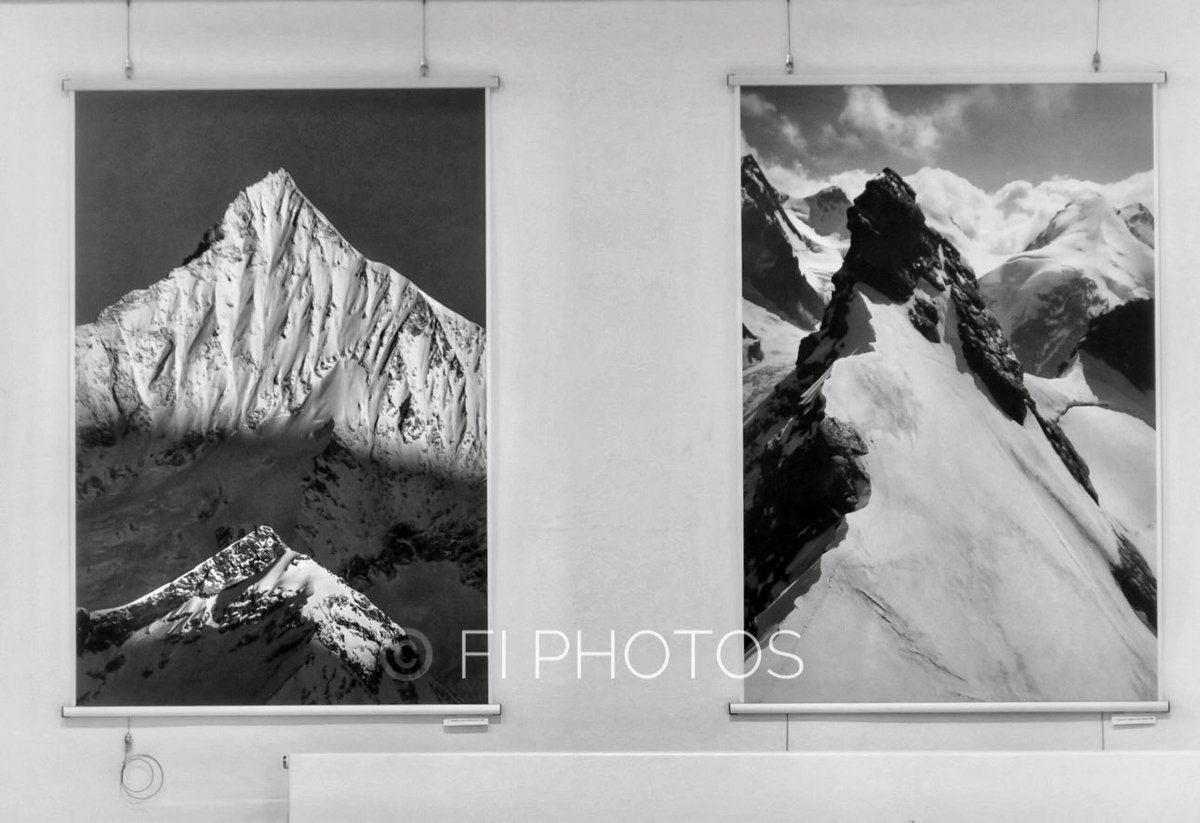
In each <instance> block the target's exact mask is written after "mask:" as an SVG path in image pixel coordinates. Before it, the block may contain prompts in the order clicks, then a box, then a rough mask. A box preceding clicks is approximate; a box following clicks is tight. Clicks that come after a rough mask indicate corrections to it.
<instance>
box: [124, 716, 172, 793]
mask: <svg viewBox="0 0 1200 823" xmlns="http://www.w3.org/2000/svg"><path fill="white" fill-rule="evenodd" d="M162 787H163V768H162V764H161V763H159V762H158V760H156V759H155V758H153V757H151V756H150V755H148V754H134V753H133V732H132V731H131V729H130V721H129V719H128V718H126V720H125V757H124V759H123V760H122V761H121V794H122V795H123V796H124V797H126V798H127V799H129V800H132V801H134V802H137V803H141V802H143V801H146V800H149V799H150V798H152V797H154V796H155V795H156V794H158V793H159V792H160V791H162Z"/></svg>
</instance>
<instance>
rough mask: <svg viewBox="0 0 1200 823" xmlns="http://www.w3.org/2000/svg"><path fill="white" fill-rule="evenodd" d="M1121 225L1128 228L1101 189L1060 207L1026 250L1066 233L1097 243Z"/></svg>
mask: <svg viewBox="0 0 1200 823" xmlns="http://www.w3.org/2000/svg"><path fill="white" fill-rule="evenodd" d="M1121 228H1124V229H1126V230H1128V227H1127V226H1126V225H1125V221H1124V220H1123V219H1121V218H1120V216H1119V215H1118V213H1117V210H1116V209H1115V208H1113V206H1112V204H1111V203H1110V202H1109V201H1108V199H1107V198H1106V197H1105V196H1104V195H1102V194H1100V193H1099V192H1087V193H1084V194H1081V195H1080V196H1078V197H1076V198H1075V199H1073V200H1071V201H1070V202H1068V203H1067V204H1066V205H1065V206H1063V207H1062V208H1061V209H1059V210H1058V212H1057V213H1055V215H1054V216H1053V217H1051V218H1050V222H1049V223H1048V224H1047V225H1046V228H1045V229H1043V230H1042V231H1041V232H1040V233H1039V234H1038V235H1037V236H1036V237H1035V238H1034V239H1033V240H1031V241H1030V242H1029V245H1028V246H1026V247H1025V251H1034V250H1035V249H1040V248H1044V247H1045V246H1047V245H1049V244H1050V243H1052V242H1054V241H1055V240H1057V239H1059V238H1060V237H1063V236H1064V235H1072V236H1073V239H1075V240H1076V241H1080V242H1082V241H1089V242H1097V241H1099V240H1101V239H1102V236H1103V234H1104V232H1106V231H1108V232H1113V231H1117V232H1119V231H1120V229H1121Z"/></svg>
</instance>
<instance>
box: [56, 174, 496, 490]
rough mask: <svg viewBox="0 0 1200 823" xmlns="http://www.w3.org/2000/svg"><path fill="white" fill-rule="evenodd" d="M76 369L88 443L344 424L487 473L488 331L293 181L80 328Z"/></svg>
mask: <svg viewBox="0 0 1200 823" xmlns="http://www.w3.org/2000/svg"><path fill="white" fill-rule="evenodd" d="M76 364H77V377H76V379H77V384H76V385H77V391H76V403H77V422H78V431H79V435H80V439H81V443H83V444H106V443H112V442H114V441H115V440H116V439H119V438H120V437H121V436H123V435H125V434H127V433H129V432H130V431H134V432H145V433H149V434H155V435H168V436H176V437H178V436H181V435H183V434H201V435H207V434H212V433H229V432H233V431H263V430H265V429H267V428H268V427H269V428H270V429H271V430H272V431H273V432H274V433H275V434H288V435H293V436H296V437H305V436H309V435H311V433H312V432H313V431H314V430H315V429H317V428H320V427H324V426H332V427H333V430H334V432H335V433H336V435H337V436H338V438H339V439H340V440H341V441H342V442H344V443H345V444H346V445H347V446H348V447H349V448H351V449H352V450H353V451H355V452H356V453H365V454H368V455H370V456H372V457H373V458H385V459H388V460H390V461H392V462H395V463H399V464H403V465H422V466H432V467H436V468H438V469H441V470H445V471H449V472H452V473H456V474H463V473H466V474H474V475H479V474H481V473H482V471H483V463H484V459H485V451H486V438H487V431H486V423H485V416H484V409H485V405H486V403H485V400H486V398H485V387H484V377H485V370H486V334H485V331H484V329H482V328H481V327H479V326H477V325H476V324H474V323H471V322H469V321H468V320H466V319H464V318H463V317H461V316H459V315H457V314H455V313H454V312H452V311H450V310H448V309H447V308H445V307H444V306H442V305H440V304H439V303H437V302H436V301H434V300H432V299H430V298H429V297H428V296H427V295H426V294H425V293H424V292H422V291H421V290H420V289H419V288H418V287H417V286H416V285H414V284H413V283H412V282H411V281H410V280H408V279H407V278H405V277H403V276H401V275H400V274H399V273H397V272H396V271H394V270H392V269H390V268H388V267H387V266H385V265H382V264H380V263H376V262H372V261H370V260H367V259H366V258H364V257H363V256H362V254H360V253H359V252H358V251H357V250H355V249H354V248H353V247H352V246H351V245H350V244H349V243H348V242H347V241H346V239H345V238H344V237H343V236H342V235H341V234H340V233H339V232H338V231H337V229H335V228H334V227H333V225H332V224H331V223H330V222H329V221H328V220H327V219H326V218H325V216H324V215H323V214H321V212H320V211H318V210H317V208H316V207H315V206H314V205H313V204H312V203H311V202H310V201H309V200H308V199H307V198H306V197H305V196H304V195H303V194H302V193H301V191H300V189H299V188H298V187H297V185H296V183H295V181H294V180H293V179H292V177H291V175H289V174H288V173H287V172H286V171H285V170H283V169H280V170H278V171H275V172H272V173H270V174H268V175H267V176H266V177H264V178H263V179H262V180H260V181H258V182H257V183H255V184H254V185H252V186H250V187H249V188H247V189H246V190H244V191H243V192H241V193H240V194H238V196H237V197H236V198H235V199H234V201H233V202H232V203H231V204H230V205H229V207H228V208H227V209H226V211H225V215H224V217H223V218H222V220H221V221H220V223H218V224H217V225H216V226H214V227H213V229H211V230H210V231H209V232H208V233H207V234H206V235H205V238H204V241H203V242H202V243H201V244H200V246H199V248H197V249H196V250H195V252H193V253H192V254H191V255H189V256H188V258H187V259H186V261H185V262H184V264H183V265H182V266H180V267H179V268H177V269H175V270H174V271H172V272H170V273H169V274H168V275H167V276H166V277H164V278H163V279H162V280H159V281H158V282H156V283H154V284H153V285H151V286H150V287H148V288H146V289H142V290H140V291H134V292H131V293H129V294H127V295H125V296H124V297H123V298H122V299H121V300H120V301H119V302H117V303H116V304H114V305H112V306H110V307H109V308H107V309H105V310H104V311H103V312H101V314H100V316H99V318H98V319H97V320H96V321H95V322H94V323H90V324H87V325H83V326H80V327H79V328H78V329H77V331H76Z"/></svg>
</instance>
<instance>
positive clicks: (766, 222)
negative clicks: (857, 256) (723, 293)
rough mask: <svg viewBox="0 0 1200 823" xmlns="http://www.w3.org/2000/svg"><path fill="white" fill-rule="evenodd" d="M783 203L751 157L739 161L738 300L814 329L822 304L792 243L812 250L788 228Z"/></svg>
mask: <svg viewBox="0 0 1200 823" xmlns="http://www.w3.org/2000/svg"><path fill="white" fill-rule="evenodd" d="M783 203H784V198H783V196H782V195H781V194H780V193H779V192H778V191H776V190H775V188H774V186H772V185H771V183H770V182H769V181H768V180H767V178H766V175H764V174H763V171H762V168H761V167H760V166H759V165H758V161H757V160H755V159H754V158H753V157H752V156H750V155H746V156H745V157H743V158H742V296H743V297H745V298H746V299H748V300H752V301H754V302H755V303H758V304H759V305H761V306H763V307H765V308H768V309H770V310H771V311H774V312H776V313H777V314H779V315H781V316H783V317H786V318H788V319H789V320H791V321H793V322H795V323H797V324H799V325H801V326H803V327H805V328H812V327H813V326H815V325H816V319H817V318H818V317H820V316H821V310H822V309H823V308H824V305H825V303H824V300H822V299H821V295H820V294H819V293H818V292H817V290H816V289H815V288H813V286H812V284H810V283H809V282H808V280H806V279H805V277H804V273H803V272H802V271H800V265H799V263H797V262H796V255H795V254H794V253H793V251H792V242H793V241H796V242H800V243H803V244H805V245H808V246H810V247H811V241H810V240H809V239H808V238H806V237H804V236H803V235H802V234H800V233H798V232H797V231H796V230H795V229H794V228H793V227H792V224H791V221H789V220H788V218H787V216H786V215H785V214H784V213H783ZM789 237H790V238H791V239H789ZM812 250H813V251H814V252H815V251H818V249H816V248H815V247H812Z"/></svg>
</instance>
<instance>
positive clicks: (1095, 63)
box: [1092, 0, 1100, 71]
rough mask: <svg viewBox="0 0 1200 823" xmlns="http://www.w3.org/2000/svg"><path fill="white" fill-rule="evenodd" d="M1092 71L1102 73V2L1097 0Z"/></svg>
mask: <svg viewBox="0 0 1200 823" xmlns="http://www.w3.org/2000/svg"><path fill="white" fill-rule="evenodd" d="M1092 71H1100V0H1096V50H1095V51H1094V52H1092Z"/></svg>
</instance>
